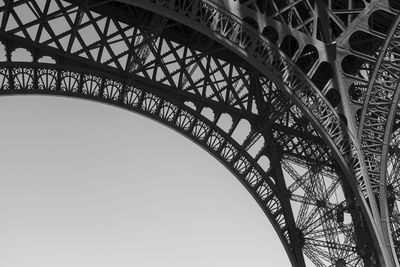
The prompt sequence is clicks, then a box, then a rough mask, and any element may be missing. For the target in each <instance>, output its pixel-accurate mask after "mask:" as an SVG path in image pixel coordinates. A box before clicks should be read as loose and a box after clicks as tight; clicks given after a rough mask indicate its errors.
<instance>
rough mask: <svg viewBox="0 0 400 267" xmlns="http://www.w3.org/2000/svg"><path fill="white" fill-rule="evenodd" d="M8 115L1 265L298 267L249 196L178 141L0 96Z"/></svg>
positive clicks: (90, 113)
mask: <svg viewBox="0 0 400 267" xmlns="http://www.w3.org/2000/svg"><path fill="white" fill-rule="evenodd" d="M0 116H1V126H0V129H1V138H0V148H1V149H0V161H1V171H0V174H1V175H0V213H1V217H0V266H4V267H92V266H93V267H111V266H112V267H128V266H129V267H132V266H140V267H160V266H163V267H169V266H171V267H188V266H193V267H207V266H210V267H213V266H218V267H224V266H229V267H236V266H237V267H239V266H240V267H243V266H283V267H285V266H290V264H289V261H288V259H287V256H286V254H285V252H284V249H283V247H282V245H281V244H280V241H279V240H278V237H277V235H276V234H275V232H274V230H273V229H272V226H271V225H270V223H269V221H268V219H267V218H266V216H265V215H264V214H263V212H262V210H261V209H260V208H259V207H258V205H257V203H256V202H255V200H253V199H252V197H251V196H250V194H249V193H248V192H247V191H246V190H245V188H244V187H243V186H242V185H241V184H240V183H239V182H238V181H237V180H236V178H235V177H234V176H233V175H232V174H231V173H230V172H229V171H228V170H227V169H225V168H224V167H223V166H222V165H221V164H220V163H219V162H218V161H217V160H215V159H214V158H213V157H211V156H210V155H209V154H208V153H207V152H206V151H204V150H203V149H201V148H200V147H198V146H197V145H195V144H194V143H192V142H191V141H190V140H188V139H186V138H185V137H183V136H181V135H180V134H178V133H176V132H174V131H173V130H171V129H168V128H166V127H165V126H162V125H160V124H158V123H157V122H154V121H152V120H149V119H147V118H144V117H142V116H140V115H137V114H135V113H132V112H128V111H126V110H122V109H118V108H115V107H111V106H107V105H104V104H98V103H94V102H89V101H84V100H76V99H71V98H61V97H44V96H7V97H0Z"/></svg>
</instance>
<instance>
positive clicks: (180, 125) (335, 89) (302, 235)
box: [0, 0, 400, 267]
mask: <svg viewBox="0 0 400 267" xmlns="http://www.w3.org/2000/svg"><path fill="white" fill-rule="evenodd" d="M399 12H400V2H399V1H398V0H99V1H95V0H82V1H79V0H3V1H0V19H1V21H0V42H1V43H2V48H3V50H2V51H0V54H1V55H0V94H2V95H7V94H50V95H64V96H70V97H79V98H86V99H92V100H95V101H100V102H104V103H108V104H111V105H116V106H119V107H123V108H125V109H128V110H132V111H134V112H138V113H141V114H143V115H145V116H148V117H150V118H153V119H155V120H157V121H159V122H161V123H163V124H165V125H167V126H169V127H171V128H174V129H175V130H177V131H178V132H180V133H181V134H183V135H185V136H187V137H189V138H190V139H191V140H193V141H194V142H196V143H197V144H198V145H200V146H202V147H203V148H204V149H206V150H207V151H209V152H210V154H212V155H213V156H214V157H215V158H217V159H219V160H220V161H221V162H222V163H223V164H224V165H225V166H226V167H227V168H228V169H230V170H231V171H232V173H234V174H235V176H236V177H237V179H238V180H239V181H240V182H241V183H242V184H243V186H245V187H246V189H247V190H248V191H249V192H250V194H252V196H253V197H254V199H255V200H256V201H257V202H258V204H259V205H260V207H261V208H262V209H263V211H264V212H265V214H266V215H267V217H268V218H269V220H270V222H271V224H272V225H273V226H274V228H275V230H276V232H277V234H278V236H279V237H280V240H281V242H282V244H283V246H284V248H285V249H286V252H287V254H288V257H289V259H290V261H291V263H292V265H293V266H300V267H301V266H306V265H307V266H309V265H310V266H318V267H322V266H335V267H342V266H385V267H389V266H400V265H399V258H400V211H399V207H400V206H399V201H400V179H398V175H399V173H400V137H399V136H400V135H399V134H400V111H398V110H397V106H398V105H399V98H400V15H399ZM21 55H22V56H21Z"/></svg>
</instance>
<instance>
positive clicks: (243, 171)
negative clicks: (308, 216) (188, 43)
mask: <svg viewBox="0 0 400 267" xmlns="http://www.w3.org/2000/svg"><path fill="white" fill-rule="evenodd" d="M18 68H29V69H31V70H32V71H33V72H36V74H34V75H35V78H33V79H31V80H30V81H27V82H28V83H27V84H26V86H24V88H15V84H13V78H15V77H12V73H13V71H12V70H13V69H18ZM40 68H43V69H46V70H51V71H55V72H56V75H57V78H56V79H59V78H60V75H61V74H60V72H61V71H67V72H69V73H70V74H76V75H77V77H79V81H78V83H79V85H77V87H76V88H75V89H74V90H75V91H68V90H65V89H63V90H62V89H61V84H60V81H57V82H56V85H55V87H49V88H42V89H40V85H39V84H38V77H39V76H38V74H37V72H38V70H39V69H40ZM76 71H77V69H76V68H72V67H71V68H68V67H60V66H52V65H51V64H37V63H23V62H21V63H5V62H4V63H3V62H1V63H0V96H6V95H54V96H64V97H74V98H79V99H85V100H91V101H96V102H101V103H104V104H109V105H112V106H115V107H119V108H123V109H125V110H128V111H133V112H135V113H138V114H141V115H143V116H145V117H147V118H150V119H153V120H155V121H157V122H159V123H161V124H163V125H165V126H167V127H168V128H171V129H173V130H175V131H177V132H178V133H180V134H181V135H183V136H185V137H186V138H188V139H189V140H191V141H193V142H194V143H196V144H198V145H199V146H200V147H202V148H203V149H204V150H206V151H207V152H208V153H209V154H210V155H212V156H213V157H214V158H216V159H217V160H218V161H219V162H221V164H223V166H225V167H226V168H227V169H228V170H229V171H230V172H231V173H232V174H233V175H234V176H235V177H236V178H237V179H238V180H239V182H240V183H241V184H242V185H243V186H244V187H245V188H246V190H247V191H248V192H249V193H250V194H251V195H252V197H253V198H254V199H255V200H256V202H257V203H258V205H259V206H260V207H261V209H262V210H263V212H264V213H265V214H266V216H267V218H268V219H269V221H270V222H271V224H272V226H273V227H274V229H275V231H276V233H277V235H278V237H279V239H280V240H281V243H282V245H283V247H284V249H285V251H286V253H287V255H288V258H289V260H290V262H291V263H292V265H293V266H305V263H304V259H301V260H302V261H303V262H300V261H299V259H298V258H296V257H295V254H294V251H293V250H294V249H296V248H295V247H294V244H292V243H291V240H290V239H289V238H290V237H289V236H288V234H287V235H285V233H284V232H285V231H288V229H287V228H288V227H286V225H287V223H285V217H283V218H282V217H280V218H279V220H280V223H281V224H279V222H278V221H277V217H279V216H280V213H281V214H282V212H283V211H282V209H279V207H277V206H276V205H281V206H283V205H282V204H281V201H282V199H281V198H280V197H279V194H277V190H278V189H277V188H276V186H275V184H274V181H272V180H270V178H269V177H270V176H269V175H268V172H265V171H264V170H263V169H262V168H261V167H260V166H259V164H258V163H257V162H255V161H254V160H252V157H251V156H250V155H249V154H248V153H247V152H246V151H244V150H243V149H242V148H241V146H240V145H239V144H238V143H237V142H236V141H235V140H234V139H232V137H230V136H229V135H228V134H226V133H225V132H224V131H223V130H222V129H220V128H219V127H218V126H216V125H215V123H213V122H211V121H209V120H208V119H207V118H206V117H204V116H202V115H201V114H199V113H197V112H196V111H195V110H193V109H191V108H190V107H187V106H184V105H182V104H180V103H174V101H173V100H172V99H166V97H164V96H157V95H155V94H154V92H151V93H149V92H147V91H146V90H143V89H141V88H140V84H139V85H138V86H137V87H134V88H135V89H138V90H140V91H141V92H142V95H146V96H145V97H151V96H154V97H156V98H159V99H160V102H159V106H160V107H159V108H161V106H162V103H164V102H168V103H170V104H172V105H173V106H174V108H176V110H175V112H176V114H174V116H173V117H174V119H173V120H172V121H171V120H168V118H162V117H161V116H159V114H157V112H156V111H155V110H152V111H149V110H146V109H144V107H143V105H142V103H138V104H137V105H136V106H132V105H130V104H127V103H124V102H123V96H122V97H121V95H120V96H119V97H118V98H117V99H110V98H106V97H105V94H103V95H94V94H87V93H84V92H83V91H82V82H83V80H82V77H83V75H93V73H91V72H90V71H87V72H83V70H82V69H79V72H76ZM3 72H5V73H7V74H6V75H10V77H8V78H7V79H8V81H11V82H10V83H9V84H8V85H5V81H4V76H5V75H4V73H3ZM94 75H96V77H98V78H100V79H101V83H102V84H103V85H102V86H104V80H106V79H108V78H107V77H108V75H103V76H98V75H100V73H99V72H96V74H94ZM1 76H3V77H1ZM108 81H112V82H118V83H120V84H122V83H123V80H119V79H118V78H117V77H112V78H111V79H108ZM123 86H124V87H126V85H123ZM103 90H104V88H103ZM118 90H119V93H120V94H124V93H127V92H128V91H126V89H123V88H122V87H121V88H119V89H118ZM138 101H144V99H141V100H138ZM157 109H158V108H157ZM158 112H159V111H158ZM181 114H188V115H190V116H192V118H193V120H192V122H191V123H192V124H191V125H190V126H189V129H184V128H183V127H180V126H179V125H178V124H177V123H176V120H177V118H178V117H179V116H180V115H181ZM169 118H170V117H169ZM200 122H201V125H202V126H204V129H206V128H208V133H205V134H204V135H205V136H208V137H210V136H211V135H212V134H214V133H215V134H217V135H218V136H219V137H221V138H222V140H219V147H218V149H216V148H215V147H214V148H213V147H212V146H211V145H210V144H208V143H207V141H208V140H209V139H207V138H208V137H205V138H203V139H201V138H200V137H199V136H196V135H195V134H194V133H193V128H194V127H195V126H196V123H200ZM203 137H204V136H203ZM227 144H229V145H230V146H231V147H232V148H234V149H236V152H237V153H236V155H235V156H233V157H232V158H231V159H230V160H227V158H225V157H224V155H223V154H222V150H223V149H224V148H227V147H228V146H226V145H227ZM242 158H244V160H242V161H241V159H242ZM240 161H241V162H240ZM238 162H239V163H242V164H237V163H238ZM243 162H247V163H243ZM243 164H244V165H245V167H243ZM251 172H255V173H256V174H258V175H259V180H257V181H256V182H254V181H253V180H248V179H246V178H247V175H248V174H249V173H251ZM253 182H254V183H253ZM265 183H267V185H268V188H267V189H265V190H267V191H270V194H269V195H268V196H266V197H265V198H264V199H263V197H262V196H260V195H259V194H258V193H259V192H258V190H259V188H260V187H261V186H266V184H265ZM272 200H273V201H274V204H271V206H272V205H273V206H274V207H275V208H276V210H275V211H276V213H273V211H271V210H270V209H269V208H268V206H267V205H268V204H269V203H268V201H272ZM277 202H278V203H277Z"/></svg>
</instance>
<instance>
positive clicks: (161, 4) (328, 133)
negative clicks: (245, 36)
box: [118, 0, 390, 266]
mask: <svg viewBox="0 0 400 267" xmlns="http://www.w3.org/2000/svg"><path fill="white" fill-rule="evenodd" d="M118 1H119V2H123V3H126V4H129V5H134V6H137V7H140V8H143V9H146V10H149V11H152V12H155V13H158V14H160V15H163V16H166V17H169V18H171V19H174V20H176V21H179V22H181V23H183V24H186V25H188V26H191V27H192V28H195V29H196V30H198V31H199V32H202V33H203V34H205V35H207V36H209V37H210V38H212V39H214V40H216V41H219V42H222V43H224V44H225V46H227V47H228V48H230V49H231V50H232V51H234V52H235V53H237V54H239V55H240V56H241V57H243V58H244V59H245V60H247V61H248V62H249V63H251V64H252V65H253V66H254V67H255V68H256V69H257V70H259V71H260V72H261V73H262V74H263V75H265V76H267V77H268V78H270V79H271V80H272V81H273V82H274V83H275V84H276V85H277V86H278V87H279V88H280V89H281V90H282V91H284V93H285V94H286V95H287V96H288V97H289V98H290V99H291V100H292V101H293V102H294V103H295V104H296V105H297V106H298V107H299V108H300V109H301V110H302V111H303V113H304V114H305V115H306V116H307V117H308V119H309V120H310V121H311V123H312V124H313V126H314V127H315V128H316V129H317V131H318V132H319V133H320V134H321V136H322V137H323V138H324V139H325V140H327V143H328V145H329V146H330V147H331V148H332V151H334V153H333V154H334V156H335V158H336V159H337V161H338V163H339V165H340V167H341V168H342V170H343V173H344V175H345V177H346V178H347V180H348V182H349V184H350V185H351V186H352V189H353V191H354V192H356V196H357V199H358V201H359V202H360V203H362V205H361V208H362V211H363V213H364V215H365V216H366V218H368V219H367V222H368V225H369V228H370V229H371V233H372V240H373V242H374V244H375V248H376V249H377V251H380V250H381V248H382V247H383V240H382V235H381V230H380V228H379V223H377V222H376V221H375V219H374V218H377V217H379V215H378V208H377V205H376V203H375V205H372V206H373V207H374V208H372V209H370V208H369V207H370V205H369V204H368V203H367V201H366V199H365V197H364V195H365V193H364V192H363V190H364V191H366V194H367V195H373V193H372V188H371V184H370V180H369V179H368V173H367V172H366V166H365V162H364V159H363V155H362V153H361V147H360V144H359V142H358V141H357V139H356V138H355V137H354V136H353V134H352V133H351V132H350V131H349V129H348V128H347V126H345V125H343V123H342V121H341V119H340V118H339V115H338V113H337V112H336V110H335V109H334V108H333V107H332V106H331V104H330V103H329V101H327V99H326V98H325V96H324V95H323V94H322V93H321V92H320V91H319V90H318V89H317V88H316V87H315V86H314V84H313V83H312V82H311V80H310V79H309V78H308V77H307V76H306V75H305V74H304V73H302V72H301V70H299V69H298V67H297V66H296V65H295V64H294V63H293V62H292V61H291V60H290V59H288V58H287V56H286V55H285V54H284V53H282V52H281V51H280V50H279V49H278V48H276V47H275V46H274V45H273V44H271V43H270V42H269V41H268V40H266V38H264V37H262V36H261V35H260V34H259V33H258V32H257V33H255V30H254V29H252V28H251V27H246V31H248V32H249V33H251V34H253V37H254V40H251V42H249V43H251V44H250V45H251V47H249V48H248V47H241V46H240V45H239V44H238V43H237V40H234V39H232V38H233V35H232V36H230V37H226V36H222V35H221V34H220V33H219V32H217V31H215V30H214V31H213V29H211V28H210V27H207V26H206V25H203V24H201V23H200V22H197V21H194V20H193V19H192V17H193V16H194V15H195V14H192V13H190V12H186V11H185V12H186V13H183V14H181V13H179V12H178V10H175V1H174V0H164V1H159V0H152V1H142V0H135V1H133V0H118ZM193 1H194V2H195V3H196V4H200V3H207V4H210V5H213V6H214V8H216V9H217V6H218V5H217V4H215V3H214V2H213V1H207V0H204V1H202V0H193ZM219 8H221V7H219ZM223 14H224V15H227V14H228V15H227V16H229V12H228V11H226V10H224V12H223ZM233 20H234V19H233ZM237 23H238V24H240V25H242V26H243V23H242V22H239V21H238V22H237ZM236 37H237V36H236ZM229 38H230V39H229ZM257 41H259V42H261V43H262V44H264V45H266V46H267V48H268V49H270V50H268V49H266V51H264V52H263V53H264V54H263V55H256V52H255V49H256V47H255V45H256V44H257ZM246 49H248V50H246ZM273 53H276V54H273ZM274 56H278V57H279V58H280V59H281V60H283V62H280V64H282V63H283V64H282V65H284V67H287V68H288V69H286V71H292V73H284V75H283V76H284V77H279V76H278V75H277V74H276V73H274V71H273V70H270V69H269V68H270V67H271V66H272V67H274V66H273V65H274V64H276V63H274V61H273V60H274V59H275V58H274ZM282 65H280V66H282ZM294 74H296V75H294ZM292 76H295V77H292ZM285 82H286V83H285ZM291 82H293V83H297V84H294V85H295V86H294V85H293V84H290V83H291ZM304 92H308V93H311V94H313V97H314V99H313V100H314V101H315V102H318V104H317V106H316V105H314V104H310V103H309V102H307V101H305V100H302V99H301V94H302V93H304ZM318 106H323V107H324V110H323V112H324V113H325V114H323V115H322V112H321V110H320V107H318ZM326 113H328V115H326ZM318 115H319V116H321V117H322V118H318V117H317V116H318ZM346 155H347V156H346ZM346 159H347V160H346ZM354 176H356V177H354ZM360 183H361V184H363V187H364V188H360V186H359V185H360ZM371 199H372V198H371ZM372 202H375V200H374V199H372ZM372 204H374V203H372ZM378 254H380V253H378ZM382 254H385V253H384V252H383V253H382ZM386 258H387V257H385V258H384V259H383V261H384V262H387V260H385V259H386ZM386 265H388V266H389V265H390V264H388V263H386Z"/></svg>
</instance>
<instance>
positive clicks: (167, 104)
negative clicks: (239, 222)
mask: <svg viewBox="0 0 400 267" xmlns="http://www.w3.org/2000/svg"><path fill="white" fill-rule="evenodd" d="M21 75H22V76H24V77H25V78H24V79H20V78H19V76H21ZM0 81H1V86H0V95H11V94H50V95H61V96H69V97H78V98H84V99H89V100H95V101H100V102H103V103H107V104H112V105H116V106H119V107H122V108H125V109H128V110H131V111H134V112H138V113H140V114H143V115H145V116H147V117H150V118H152V119H155V120H157V121H159V122H161V123H163V124H165V125H167V126H169V127H171V128H174V129H176V130H177V131H178V132H180V133H182V134H183V135H185V136H187V137H189V138H190V139H191V140H193V141H194V142H196V143H197V144H199V145H200V146H202V147H203V148H205V149H206V150H207V151H208V152H210V154H212V155H213V156H214V157H216V158H217V159H219V160H220V161H221V162H222V163H223V164H224V165H225V166H226V167H227V168H228V169H230V170H231V171H232V173H234V174H235V176H236V177H237V178H238V179H239V181H240V182H241V183H242V184H243V185H244V186H245V187H246V188H247V189H248V191H249V192H250V193H251V194H252V196H253V197H254V198H255V199H256V201H257V202H258V204H259V205H260V206H261V208H262V209H263V211H264V212H265V213H266V215H267V216H268V218H269V219H270V221H271V222H272V224H273V226H274V227H275V229H276V231H277V233H278V235H279V236H280V238H281V240H282V243H283V244H284V246H285V248H286V250H287V251H288V254H289V257H291V260H292V261H293V264H295V265H299V266H301V264H302V263H301V261H299V259H295V258H294V256H293V255H295V254H294V252H293V250H294V247H295V246H297V247H299V248H302V249H303V251H304V253H305V255H307V257H309V258H310V259H311V260H312V261H313V262H314V264H316V265H317V266H329V265H330V264H329V262H331V263H332V262H336V261H339V260H345V261H346V262H347V263H349V264H350V263H351V264H353V265H354V266H362V261H361V260H360V258H359V255H358V254H357V251H356V247H355V244H354V241H353V239H352V238H351V237H352V236H353V231H354V229H353V226H352V223H351V222H346V223H345V224H343V223H338V222H337V221H336V213H335V210H336V207H337V204H336V203H333V202H332V203H331V202H329V203H326V206H320V205H321V204H319V203H317V202H318V199H319V198H320V199H329V198H331V197H332V196H333V195H334V194H335V192H336V191H337V186H338V185H339V178H338V177H336V176H334V175H332V174H329V172H326V171H323V170H313V171H312V173H311V172H306V173H305V174H303V176H299V174H298V171H299V170H296V169H294V168H293V165H291V164H290V161H285V160H284V161H283V171H284V172H285V173H291V174H292V177H293V179H295V181H294V182H293V183H292V184H291V186H290V187H289V188H288V190H289V191H288V193H289V195H288V196H289V198H290V199H291V201H294V202H298V203H304V204H302V205H301V206H299V209H300V210H299V211H298V212H299V217H298V218H297V222H296V224H297V225H298V227H299V229H300V230H302V233H303V239H300V240H297V239H292V238H291V233H290V232H289V229H290V228H289V227H288V224H289V222H288V221H287V218H289V219H290V217H289V216H287V213H288V212H290V210H289V209H290V206H285V205H288V202H287V201H288V200H289V198H286V199H283V196H282V194H281V192H280V191H281V188H280V187H279V185H278V184H279V183H280V182H281V180H280V179H282V177H281V176H279V175H278V174H277V172H279V170H280V164H281V162H279V161H278V162H277V161H274V159H273V156H271V155H269V156H268V157H269V158H270V160H269V167H268V168H266V169H265V168H263V167H261V166H260V165H259V163H258V161H257V160H256V158H255V157H254V156H252V155H250V154H249V153H248V152H246V151H245V150H244V149H243V146H241V145H240V144H239V143H237V141H236V140H234V139H233V138H232V136H230V135H229V134H228V133H227V132H226V131H224V130H222V129H221V128H219V127H218V126H217V125H216V124H215V121H210V120H209V119H207V118H206V117H204V116H202V115H199V114H198V112H197V111H195V110H193V109H192V108H190V107H188V106H187V105H182V104H181V103H175V101H174V100H173V99H169V98H168V97H165V96H162V95H160V94H157V93H154V92H150V91H147V90H146V89H143V88H141V84H140V82H139V83H137V84H135V83H133V84H129V85H128V84H126V83H125V82H124V80H123V79H121V78H120V77H116V76H115V77H111V76H107V75H105V74H104V73H95V72H89V71H87V70H84V69H81V70H77V69H76V68H74V69H71V68H67V67H60V66H57V65H52V64H43V63H41V64H38V63H7V62H3V63H0ZM25 81H28V82H25ZM266 142H267V145H272V144H271V143H270V140H266ZM275 156H276V155H275ZM271 157H272V158H271ZM274 164H277V165H276V166H275V165H274ZM321 171H322V172H321ZM322 173H323V174H322ZM322 175H325V176H329V175H331V176H330V178H329V179H330V180H332V184H331V185H330V186H329V188H328V189H327V191H324V190H322V191H318V192H314V191H313V190H312V188H314V189H315V188H323V187H321V185H319V183H324V179H322V177H320V176H322ZM294 177H297V178H294ZM310 178H311V179H310ZM325 180H326V179H325ZM301 188H309V189H305V190H308V191H307V194H311V195H314V199H315V200H314V201H317V202H315V203H308V204H307V203H306V202H307V201H308V200H307V199H306V198H304V197H303V196H301V195H297V194H296V192H297V190H299V189H301ZM310 204H312V205H311V206H310ZM326 212H328V213H326ZM321 216H322V219H321ZM299 242H300V243H299ZM318 247H320V248H319V249H318ZM323 248H328V249H329V251H330V252H331V253H332V254H331V255H330V254H329V252H328V251H324V250H323ZM316 249H318V250H319V252H318V253H319V254H320V255H319V256H317V254H316V251H315V250H316ZM321 255H325V256H324V257H323V258H320V256H321ZM300 260H301V259H300Z"/></svg>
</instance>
